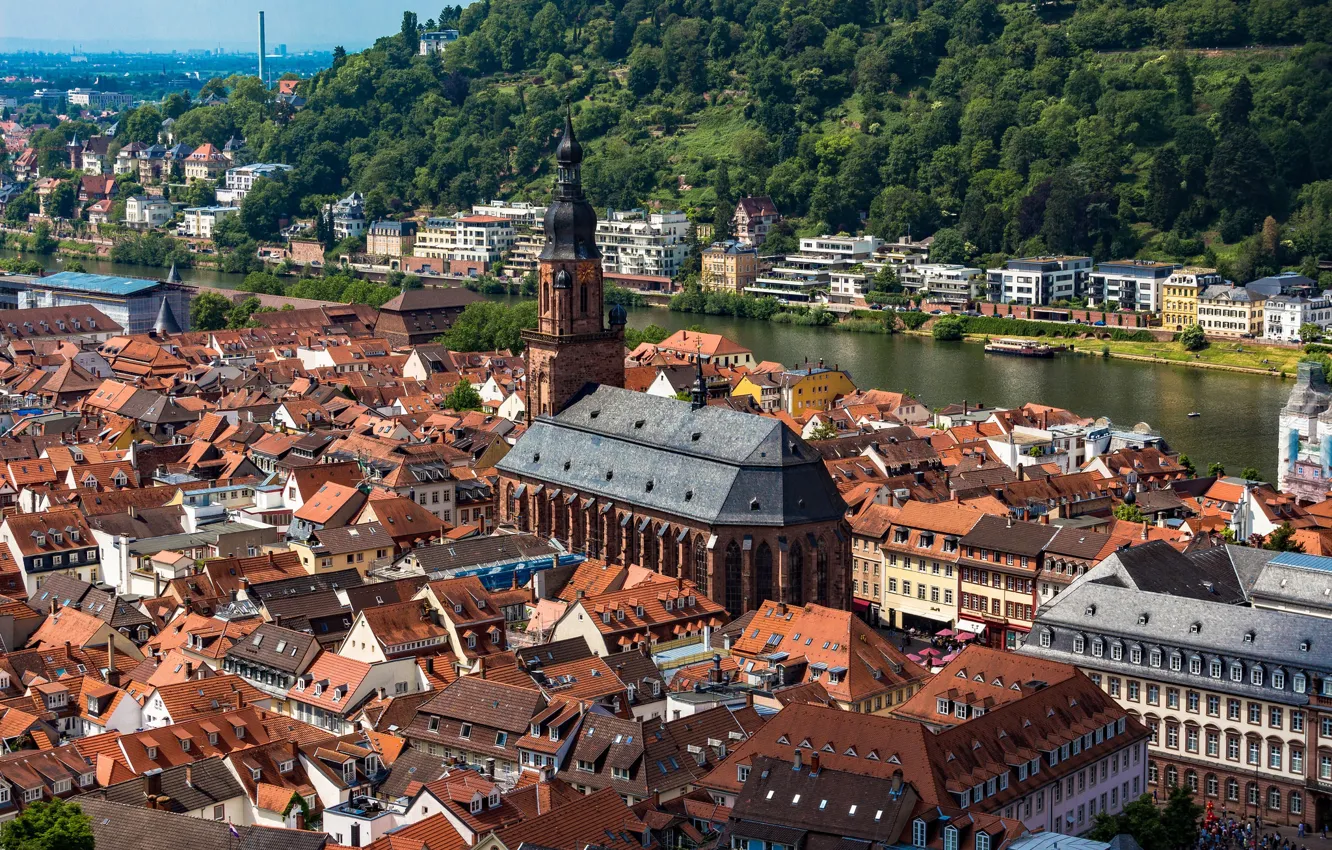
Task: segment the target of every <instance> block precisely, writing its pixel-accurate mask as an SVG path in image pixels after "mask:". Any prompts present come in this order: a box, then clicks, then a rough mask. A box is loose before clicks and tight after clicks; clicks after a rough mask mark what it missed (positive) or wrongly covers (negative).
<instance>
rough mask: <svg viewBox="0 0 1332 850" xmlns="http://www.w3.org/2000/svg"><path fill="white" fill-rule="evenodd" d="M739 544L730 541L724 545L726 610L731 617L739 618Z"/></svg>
mask: <svg viewBox="0 0 1332 850" xmlns="http://www.w3.org/2000/svg"><path fill="white" fill-rule="evenodd" d="M740 558H741V556H740V544H738V543H736V542H735V541H734V540H732V541H731V542H730V543H727V544H726V610H727V611H729V612H730V614H731V616H732V617H738V616H740V612H741V611H742V610H743V609H744V585H743V582H744V576H743V574H742V571H741V566H740Z"/></svg>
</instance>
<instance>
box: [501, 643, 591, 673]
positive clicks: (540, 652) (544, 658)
mask: <svg viewBox="0 0 1332 850" xmlns="http://www.w3.org/2000/svg"><path fill="white" fill-rule="evenodd" d="M513 654H514V655H516V656H518V661H519V664H520V666H522V667H523V668H525V669H527V670H537V669H540V668H541V667H549V666H552V665H555V664H563V663H565V662H566V661H577V660H578V659H580V658H589V657H591V655H592V649H591V648H590V647H589V646H588V645H587V640H586V639H584V638H583V637H581V636H579V637H571V638H566V639H565V640H557V641H553V642H551V643H543V644H539V645H537V646H524V647H520V648H517V649H515V650H514V651H513Z"/></svg>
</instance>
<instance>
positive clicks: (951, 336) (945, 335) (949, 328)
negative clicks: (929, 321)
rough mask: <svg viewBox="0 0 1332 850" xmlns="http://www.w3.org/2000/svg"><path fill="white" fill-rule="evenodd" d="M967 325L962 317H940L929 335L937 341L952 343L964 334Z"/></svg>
mask: <svg viewBox="0 0 1332 850" xmlns="http://www.w3.org/2000/svg"><path fill="white" fill-rule="evenodd" d="M966 328H967V323H966V321H965V317H963V316H942V317H940V318H939V319H938V320H937V321H935V323H934V328H933V329H932V330H931V333H932V334H933V335H934V338H935V339H937V340H943V341H954V340H959V339H961V338H962V337H963V336H964V335H965V334H966Z"/></svg>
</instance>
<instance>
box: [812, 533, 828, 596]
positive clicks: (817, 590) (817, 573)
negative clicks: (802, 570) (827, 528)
mask: <svg viewBox="0 0 1332 850" xmlns="http://www.w3.org/2000/svg"><path fill="white" fill-rule="evenodd" d="M814 596H815V600H814V601H815V602H817V603H818V604H819V605H827V604H828V541H827V540H824V539H823V538H819V548H818V551H817V552H816V553H815V555H814Z"/></svg>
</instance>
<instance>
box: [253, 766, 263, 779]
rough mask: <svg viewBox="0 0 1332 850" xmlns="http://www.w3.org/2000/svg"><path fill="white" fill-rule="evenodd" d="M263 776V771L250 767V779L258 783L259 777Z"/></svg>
mask: <svg viewBox="0 0 1332 850" xmlns="http://www.w3.org/2000/svg"><path fill="white" fill-rule="evenodd" d="M263 775H264V772H263V770H261V769H259V768H257V767H252V768H250V778H251V779H253V780H254V781H255V782H258V781H259V777H261V776H263Z"/></svg>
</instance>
